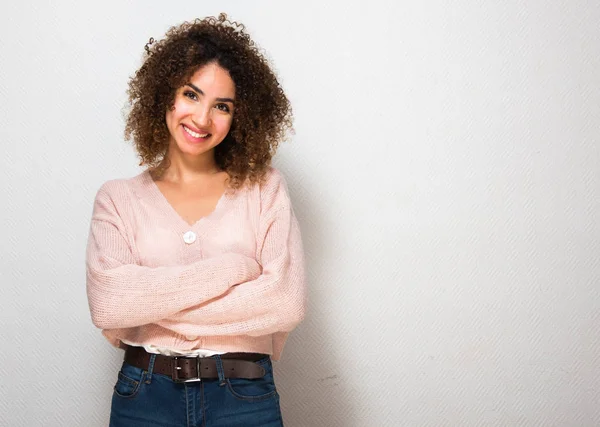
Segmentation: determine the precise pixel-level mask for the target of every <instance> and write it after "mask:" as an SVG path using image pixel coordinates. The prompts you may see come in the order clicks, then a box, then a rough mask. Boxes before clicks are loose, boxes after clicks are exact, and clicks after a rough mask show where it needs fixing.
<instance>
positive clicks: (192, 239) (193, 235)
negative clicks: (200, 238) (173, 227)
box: [183, 231, 196, 245]
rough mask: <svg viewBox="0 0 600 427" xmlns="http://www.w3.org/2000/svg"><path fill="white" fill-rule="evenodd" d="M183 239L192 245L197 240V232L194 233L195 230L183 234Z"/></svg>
mask: <svg viewBox="0 0 600 427" xmlns="http://www.w3.org/2000/svg"><path fill="white" fill-rule="evenodd" d="M183 241H184V242H185V243H187V244H188V245H191V244H192V243H194V242H195V241H196V233H194V232H193V231H188V232H187V233H185V234H184V235H183Z"/></svg>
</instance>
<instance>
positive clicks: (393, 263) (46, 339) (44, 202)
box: [0, 0, 600, 427]
mask: <svg viewBox="0 0 600 427" xmlns="http://www.w3.org/2000/svg"><path fill="white" fill-rule="evenodd" d="M221 11H226V12H228V13H229V15H230V17H231V18H233V19H236V20H240V21H242V22H243V23H244V24H246V27H247V28H248V30H249V31H250V33H251V34H252V35H253V37H254V38H255V40H256V41H257V42H258V43H259V44H260V45H261V46H262V47H263V48H264V49H265V50H266V51H267V52H268V55H269V57H271V58H272V59H273V61H274V64H275V67H276V69H277V70H278V73H279V75H280V77H281V80H282V82H283V84H284V87H285V88H286V90H287V92H288V94H289V96H290V98H291V100H292V101H293V104H294V107H295V115H296V130H297V132H296V135H295V136H294V137H293V138H292V141H291V142H290V143H288V144H285V145H284V146H283V147H282V149H281V151H280V154H279V156H278V158H277V161H276V165H277V166H278V167H279V168H280V169H281V170H282V171H283V172H284V174H285V175H286V176H287V178H288V181H289V185H290V191H291V194H292V197H293V201H294V204H295V207H296V211H297V215H298V217H299V219H300V222H301V225H302V229H303V234H304V240H305V246H306V251H307V263H308V268H309V274H308V277H309V280H310V305H309V314H308V318H307V320H306V321H305V322H304V323H303V324H302V326H301V327H299V328H298V329H297V330H296V332H295V333H294V334H293V336H292V337H291V339H290V341H289V342H288V346H287V347H286V351H285V352H284V358H283V360H282V361H281V362H280V363H278V364H277V366H276V377H277V381H278V387H279V390H280V394H281V395H282V405H283V413H284V418H285V420H286V425H287V426H290V427H305V426H311V427H312V426H327V427H335V426H345V427H346V426H369V427H370V426H373V427H380V426H392V427H398V426H435V427H438V426H578V427H581V426H598V425H600V409H599V408H600V383H599V381H600V370H599V367H598V363H599V357H598V354H599V350H600V342H599V339H598V331H599V329H600V314H599V310H598V309H599V307H600V305H599V297H600V290H599V286H598V285H599V279H600V263H599V262H598V260H599V256H600V243H599V239H600V221H599V219H600V215H599V212H600V184H599V178H600V148H599V143H600V136H599V134H600V90H599V84H598V83H599V77H600V71H599V70H600V25H599V24H600V3H598V2H597V1H585V0H569V1H566V0H562V1H530V2H520V1H515V0H508V1H492V0H483V1H467V0H457V1H453V2H448V1H442V0H432V1H426V2H415V1H412V2H395V1H392V0H389V1H383V0H373V1H368V2H364V1H362V2H349V1H331V2H311V1H304V2H290V3H288V2H275V1H252V2H242V1H229V2H221V3H217V2H202V1H171V2H162V1H144V2H141V1H139V2H120V1H116V0H110V1H104V2H76V1H68V0H61V1H54V2H35V1H32V0H23V1H19V2H3V3H2V5H1V6H0V58H1V59H0V61H1V65H0V99H1V102H0V144H1V146H2V153H1V155H0V171H1V173H2V176H1V179H0V191H1V194H2V208H0V221H1V224H2V228H1V237H2V245H1V249H0V269H1V270H0V277H1V278H0V285H1V286H0V300H1V301H2V309H1V310H0V316H1V317H0V319H1V322H2V333H1V334H0V374H1V380H2V387H0V425H3V426H27V427H30V426H34V425H35V426H38V425H39V426H85V427H94V426H104V425H107V420H108V411H109V404H110V397H111V393H112V387H113V385H114V382H115V380H116V373H117V369H118V366H119V364H120V360H121V353H120V352H118V351H116V350H114V349H112V348H111V347H110V346H109V345H108V344H107V343H106V342H105V341H104V339H103V338H102V337H101V336H100V333H99V331H97V330H95V329H94V327H93V326H92V324H91V321H90V318H89V313H88V307H87V300H86V296H85V274H84V255H85V243H86V239H87V232H88V225H89V218H90V215H91V206H92V201H93V197H94V195H95V191H96V190H97V188H98V187H99V186H100V185H101V184H102V183H103V182H104V181H106V180H108V179H111V178H116V177H126V176H132V175H134V174H136V173H138V171H139V169H138V167H137V159H136V157H135V155H134V153H133V150H132V149H131V147H130V146H129V145H127V144H125V143H124V142H123V136H122V132H123V120H122V115H121V109H122V107H123V105H124V102H125V90H126V83H127V79H128V77H129V76H130V75H131V74H132V73H133V72H134V70H135V69H136V68H137V67H138V66H139V64H140V59H141V56H142V53H143V46H144V44H145V43H146V41H147V40H148V38H149V37H155V38H160V37H161V36H162V35H163V34H164V32H165V30H166V29H167V28H168V27H169V26H171V25H175V24H178V23H181V22H182V21H184V20H189V19H192V18H194V17H203V16H206V15H216V14H218V13H219V12H221Z"/></svg>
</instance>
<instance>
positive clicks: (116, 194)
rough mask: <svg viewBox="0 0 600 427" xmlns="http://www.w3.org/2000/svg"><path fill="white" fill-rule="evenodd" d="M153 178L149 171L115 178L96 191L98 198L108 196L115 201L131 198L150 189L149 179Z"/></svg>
mask: <svg viewBox="0 0 600 427" xmlns="http://www.w3.org/2000/svg"><path fill="white" fill-rule="evenodd" d="M149 179H152V178H151V177H150V175H149V173H148V171H143V172H141V173H139V174H137V175H135V176H132V177H128V178H114V179H110V180H108V181H105V182H104V183H103V184H102V185H101V186H100V188H99V189H98V191H97V192H96V199H98V198H108V199H111V200H113V201H118V200H121V199H130V198H131V196H133V195H136V194H137V195H140V194H141V193H143V192H145V191H147V190H148V184H149V183H148V180H149Z"/></svg>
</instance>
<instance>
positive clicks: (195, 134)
mask: <svg viewBox="0 0 600 427" xmlns="http://www.w3.org/2000/svg"><path fill="white" fill-rule="evenodd" d="M183 128H184V129H185V131H186V132H187V133H189V134H190V135H192V136H193V137H194V138H206V137H207V136H208V134H207V133H198V132H194V131H193V130H191V129H189V128H188V127H187V126H184V127H183Z"/></svg>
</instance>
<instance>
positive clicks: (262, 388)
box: [227, 358, 277, 401]
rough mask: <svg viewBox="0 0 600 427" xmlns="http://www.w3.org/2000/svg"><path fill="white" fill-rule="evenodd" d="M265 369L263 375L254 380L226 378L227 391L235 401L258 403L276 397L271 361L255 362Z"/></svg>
mask: <svg viewBox="0 0 600 427" xmlns="http://www.w3.org/2000/svg"><path fill="white" fill-rule="evenodd" d="M256 363H257V364H259V365H260V366H262V367H263V368H265V375H264V376H262V377H260V378H256V379H252V380H249V379H245V378H228V379H227V389H228V390H229V392H230V393H231V394H232V395H233V396H234V397H235V398H237V399H241V400H246V401H259V400H264V399H269V398H271V397H274V396H277V389H276V388H275V380H274V378H273V368H272V366H271V360H270V359H269V358H265V359H262V360H259V361H258V362H256Z"/></svg>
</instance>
